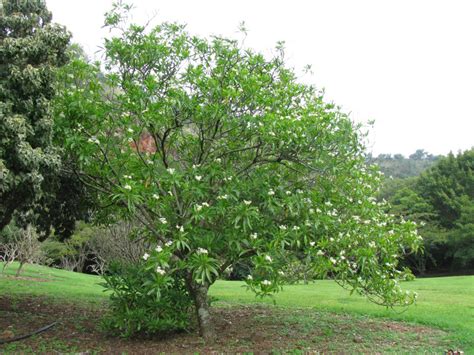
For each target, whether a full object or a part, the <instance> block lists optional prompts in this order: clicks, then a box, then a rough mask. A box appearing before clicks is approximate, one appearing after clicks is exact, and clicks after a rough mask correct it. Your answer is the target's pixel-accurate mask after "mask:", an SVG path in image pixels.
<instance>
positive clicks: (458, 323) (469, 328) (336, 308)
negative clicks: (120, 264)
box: [0, 263, 474, 353]
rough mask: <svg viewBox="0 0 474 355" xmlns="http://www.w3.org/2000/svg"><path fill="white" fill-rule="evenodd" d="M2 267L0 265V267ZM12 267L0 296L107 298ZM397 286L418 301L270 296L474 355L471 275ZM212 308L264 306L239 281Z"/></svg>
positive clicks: (93, 279) (327, 293)
mask: <svg viewBox="0 0 474 355" xmlns="http://www.w3.org/2000/svg"><path fill="white" fill-rule="evenodd" d="M1 267H2V265H1V263H0V269H1ZM15 269H16V265H12V266H10V267H9V268H8V269H7V272H6V275H4V276H0V295H5V296H21V295H24V296H27V295H28V296H32V295H33V296H35V295H37V296H48V297H51V298H55V299H57V300H58V301H61V300H68V301H76V302H77V301H83V302H91V303H102V302H104V301H106V299H107V294H106V293H104V292H103V290H102V287H101V286H100V285H99V283H100V282H101V278H100V277H97V276H92V275H85V274H79V273H71V272H68V271H64V270H58V269H52V268H48V267H43V266H36V265H27V266H25V269H24V272H23V273H22V277H20V278H19V279H16V278H14V277H12V276H11V275H13V274H14V272H15ZM403 287H404V288H405V289H407V290H413V291H416V292H418V294H419V297H418V302H417V304H416V305H414V306H410V307H408V308H407V309H393V310H392V309H386V308H384V307H381V306H377V305H374V304H372V303H370V302H368V301H367V300H366V299H364V298H363V297H361V296H358V295H355V294H354V295H349V292H348V291H346V290H344V289H342V288H341V287H339V286H338V285H337V284H335V283H334V282H333V281H329V280H325V281H316V282H314V283H310V284H308V285H303V284H299V285H289V286H285V288H284V290H283V292H281V293H279V294H277V295H276V296H275V301H276V305H277V306H279V307H283V308H285V307H293V308H303V309H304V308H308V309H314V310H318V311H319V310H322V311H332V312H336V313H339V314H340V313H348V314H358V315H369V316H373V317H384V318H388V319H393V320H400V321H405V322H410V323H417V324H423V325H427V326H432V327H436V328H441V329H444V330H447V331H449V334H450V339H451V340H452V341H453V342H455V343H456V344H460V345H462V346H463V350H464V351H465V353H474V276H456V277H440V278H423V279H416V280H415V281H411V282H406V283H404V284H403ZM210 293H211V295H212V296H213V297H214V298H215V299H216V300H217V302H215V305H217V306H219V305H224V304H225V305H229V304H230V305H233V304H235V305H242V304H255V303H260V304H261V303H266V304H273V300H271V299H263V300H261V299H258V298H255V296H254V295H253V294H252V293H251V292H248V291H247V290H246V289H245V286H244V283H243V282H237V281H218V282H216V284H215V285H214V286H212V288H211V291H210Z"/></svg>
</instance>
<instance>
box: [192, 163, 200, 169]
mask: <svg viewBox="0 0 474 355" xmlns="http://www.w3.org/2000/svg"><path fill="white" fill-rule="evenodd" d="M200 166H201V165H199V164H198V165H196V164H193V169H197V168H199V167H200Z"/></svg>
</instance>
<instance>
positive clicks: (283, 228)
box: [278, 224, 286, 231]
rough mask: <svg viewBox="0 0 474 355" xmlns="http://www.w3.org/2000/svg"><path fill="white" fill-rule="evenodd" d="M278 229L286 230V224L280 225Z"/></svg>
mask: <svg viewBox="0 0 474 355" xmlns="http://www.w3.org/2000/svg"><path fill="white" fill-rule="evenodd" d="M278 228H280V230H282V231H285V230H286V226H285V225H284V224H281V225H279V226H278Z"/></svg>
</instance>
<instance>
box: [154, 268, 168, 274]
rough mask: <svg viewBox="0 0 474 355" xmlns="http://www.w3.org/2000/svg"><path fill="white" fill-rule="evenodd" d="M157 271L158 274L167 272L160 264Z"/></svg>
mask: <svg viewBox="0 0 474 355" xmlns="http://www.w3.org/2000/svg"><path fill="white" fill-rule="evenodd" d="M156 273H157V274H160V275H164V274H166V271H165V270H163V269H162V268H161V267H160V266H158V267H157V268H156Z"/></svg>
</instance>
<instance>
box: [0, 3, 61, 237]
mask: <svg viewBox="0 0 474 355" xmlns="http://www.w3.org/2000/svg"><path fill="white" fill-rule="evenodd" d="M51 18H52V16H51V13H50V12H49V11H48V10H47V8H46V4H45V2H44V1H41V0H26V1H16V0H3V1H2V2H0V230H2V229H3V228H4V227H5V226H6V225H7V224H9V223H10V221H11V219H12V216H13V214H14V213H15V212H27V211H30V210H32V209H33V208H35V207H37V206H35V203H37V202H38V201H39V199H40V198H41V197H42V195H43V191H44V187H45V185H46V184H47V182H48V178H49V177H50V176H52V175H55V174H56V173H57V172H58V170H59V167H60V165H61V160H60V156H59V154H58V151H57V149H55V148H54V147H53V145H52V128H53V127H52V126H53V119H52V117H51V113H50V100H51V99H52V98H53V96H54V93H55V89H54V77H55V70H56V68H57V67H59V66H62V65H63V64H65V63H66V61H67V56H66V49H67V46H68V43H69V39H70V34H69V33H68V32H67V31H66V30H65V29H64V28H63V27H61V26H59V25H56V24H51Z"/></svg>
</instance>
